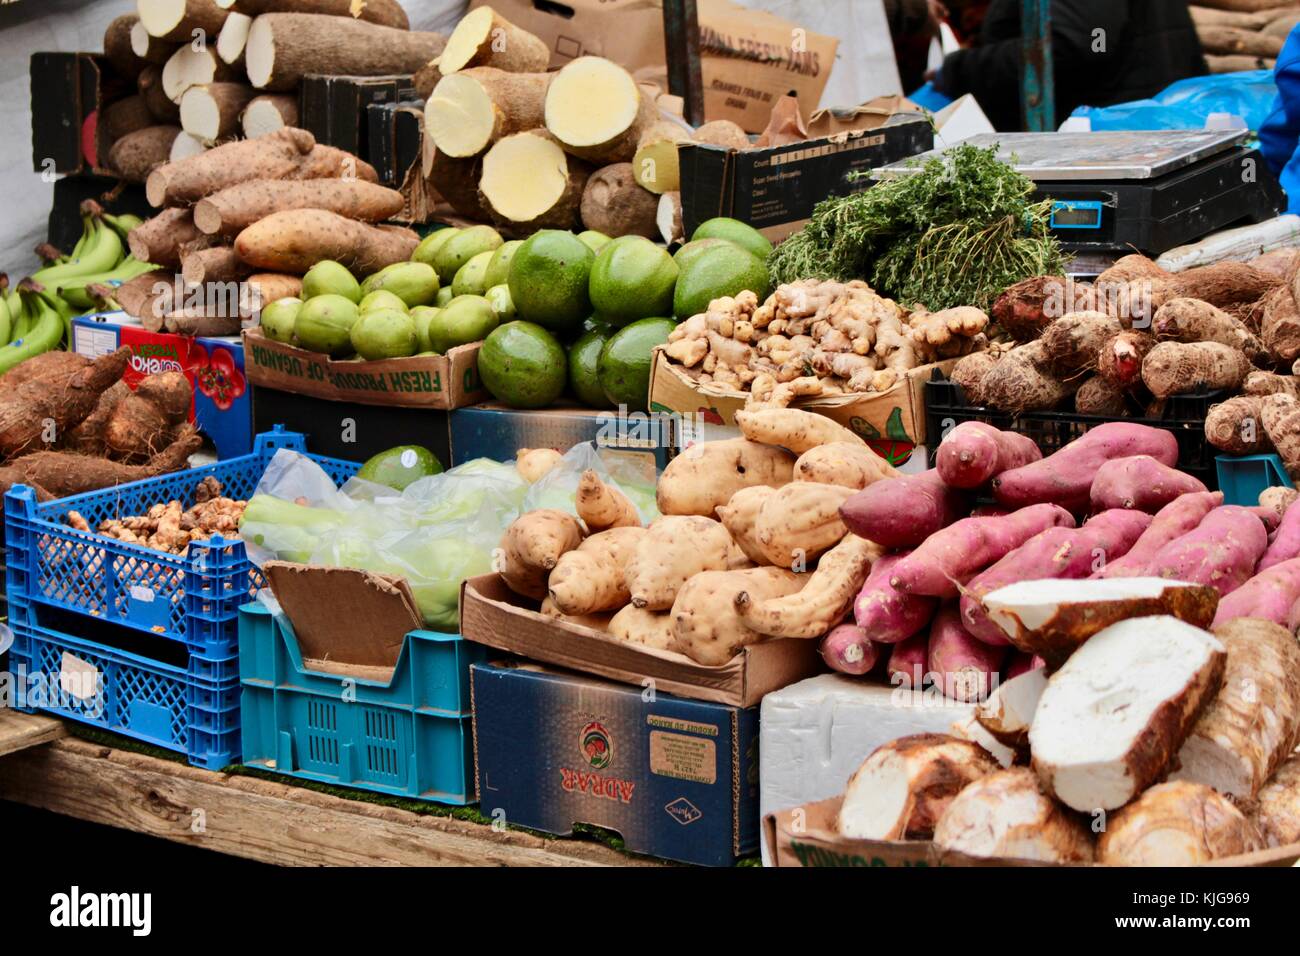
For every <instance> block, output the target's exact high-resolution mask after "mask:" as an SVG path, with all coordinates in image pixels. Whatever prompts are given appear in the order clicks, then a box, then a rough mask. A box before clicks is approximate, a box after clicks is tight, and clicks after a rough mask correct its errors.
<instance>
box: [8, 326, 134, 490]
mask: <svg viewBox="0 0 1300 956" xmlns="http://www.w3.org/2000/svg"><path fill="white" fill-rule="evenodd" d="M130 358H131V350H130V349H129V348H126V347H123V348H120V349H118V350H117V351H116V352H112V353H110V354H108V355H104V356H101V357H100V358H98V359H95V361H94V362H93V363H92V364H90V365H88V366H85V367H84V368H81V369H79V370H77V369H75V366H74V367H71V368H70V370H69V371H68V372H67V373H66V374H65V375H62V376H53V375H51V376H49V377H44V378H39V377H38V378H33V379H29V380H28V381H26V382H23V383H22V384H21V385H19V386H18V387H17V388H15V389H12V390H8V391H5V392H4V393H3V394H0V457H2V458H16V457H18V456H20V455H24V454H26V453H28V452H31V451H33V450H35V449H36V448H39V447H42V446H45V447H48V446H50V445H52V444H54V443H55V442H58V441H62V440H63V438H64V435H65V434H66V433H67V432H69V431H71V430H72V429H73V428H74V427H76V426H77V425H78V424H80V423H81V421H82V420H83V419H84V418H86V417H87V416H88V415H90V414H91V412H93V411H94V410H95V406H96V405H97V404H98V403H99V396H100V395H101V394H102V393H103V392H104V391H106V390H107V389H108V388H109V387H110V386H111V385H112V384H113V383H114V382H116V381H118V380H119V379H120V378H121V377H122V373H123V372H124V371H125V370H126V365H127V362H129V361H130ZM46 487H49V486H48V485H47V486H46ZM50 491H52V492H54V493H55V494H58V492H55V491H54V489H53V488H50Z"/></svg>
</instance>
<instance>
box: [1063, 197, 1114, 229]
mask: <svg viewBox="0 0 1300 956" xmlns="http://www.w3.org/2000/svg"><path fill="white" fill-rule="evenodd" d="M1101 208H1102V204H1101V202H1099V201H1097V200H1074V201H1064V200H1058V201H1057V202H1055V203H1053V204H1052V228H1053V229H1100V228H1101Z"/></svg>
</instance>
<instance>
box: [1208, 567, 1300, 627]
mask: <svg viewBox="0 0 1300 956" xmlns="http://www.w3.org/2000/svg"><path fill="white" fill-rule="evenodd" d="M1298 600H1300V558H1291V559H1290V560H1289V561H1282V562H1280V563H1278V564H1275V565H1273V566H1272V567H1271V568H1269V569H1268V570H1267V571H1263V572H1261V573H1259V574H1256V575H1255V576H1254V577H1253V578H1251V579H1250V580H1249V581H1247V582H1246V583H1245V584H1243V585H1242V586H1241V587H1239V588H1237V589H1236V590H1235V591H1233V592H1232V593H1231V594H1229V595H1228V596H1227V597H1225V598H1224V599H1223V600H1222V601H1220V602H1219V609H1218V611H1217V612H1215V615H1214V623H1215V624H1222V623H1224V622H1225V621H1230V620H1232V619H1233V618H1235V617H1258V618H1262V619H1263V620H1265V621H1272V622H1273V623H1275V624H1281V625H1282V626H1283V627H1287V626H1289V624H1290V620H1291V609H1292V607H1294V606H1295V604H1296V601H1298Z"/></svg>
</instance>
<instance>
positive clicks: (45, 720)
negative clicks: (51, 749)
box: [0, 710, 67, 757]
mask: <svg viewBox="0 0 1300 956" xmlns="http://www.w3.org/2000/svg"><path fill="white" fill-rule="evenodd" d="M66 733H67V731H66V730H64V729H63V721H61V720H55V719H54V718H53V717H42V716H41V715H39V714H20V713H18V712H17V711H16V710H0V757H2V756H4V755H5V754H11V753H16V752H18V751H19V750H26V749H27V748H28V747H37V746H39V745H41V744H47V743H49V742H50V741H51V740H58V739H59V738H60V737H62V736H64V735H65V734H66Z"/></svg>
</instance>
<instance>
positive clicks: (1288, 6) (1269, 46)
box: [1190, 0, 1300, 73]
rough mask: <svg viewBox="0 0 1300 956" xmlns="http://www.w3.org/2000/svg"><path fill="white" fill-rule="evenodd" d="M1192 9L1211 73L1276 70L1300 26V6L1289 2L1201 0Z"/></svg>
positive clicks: (1284, 0)
mask: <svg viewBox="0 0 1300 956" xmlns="http://www.w3.org/2000/svg"><path fill="white" fill-rule="evenodd" d="M1190 9H1191V14H1192V21H1193V22H1194V23H1195V24H1196V34H1197V36H1198V37H1200V40H1201V48H1202V49H1203V50H1204V51H1205V60H1206V62H1207V63H1208V64H1209V66H1210V72H1211V73H1236V72H1239V71H1243V70H1271V69H1273V67H1274V66H1275V65H1276V63H1277V57H1278V54H1279V53H1281V52H1282V45H1283V44H1284V43H1285V42H1286V38H1287V37H1288V36H1289V35H1290V33H1291V31H1292V30H1293V29H1294V28H1295V26H1296V25H1297V24H1300V4H1297V3H1294V2H1290V3H1288V2H1286V0H1201V3H1200V4H1193V5H1192V6H1191V7H1190Z"/></svg>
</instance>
